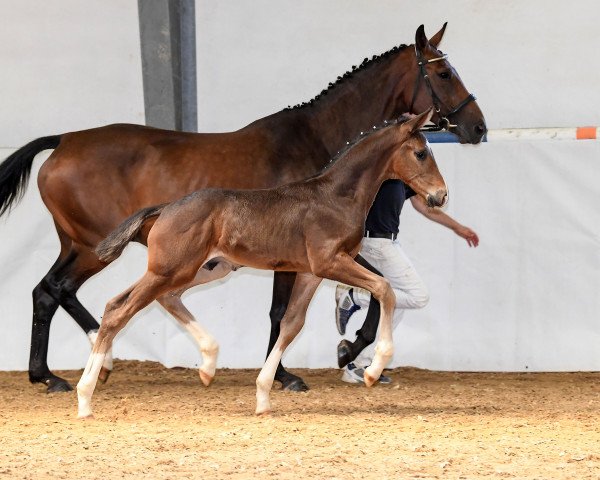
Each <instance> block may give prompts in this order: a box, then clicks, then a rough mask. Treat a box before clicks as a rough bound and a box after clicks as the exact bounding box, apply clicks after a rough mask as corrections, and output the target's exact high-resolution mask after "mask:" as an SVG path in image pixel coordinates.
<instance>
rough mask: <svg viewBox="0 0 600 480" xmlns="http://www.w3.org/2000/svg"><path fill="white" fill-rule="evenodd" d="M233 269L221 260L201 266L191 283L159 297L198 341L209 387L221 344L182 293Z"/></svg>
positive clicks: (204, 379)
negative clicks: (184, 302)
mask: <svg viewBox="0 0 600 480" xmlns="http://www.w3.org/2000/svg"><path fill="white" fill-rule="evenodd" d="M232 269H233V267H232V266H231V264H230V263H228V262H225V261H221V262H219V263H218V264H217V265H216V266H214V267H213V268H212V269H211V270H209V269H206V268H201V269H200V270H199V271H198V273H197V274H196V277H195V278H194V280H193V281H192V282H191V283H190V284H189V285H186V286H185V287H184V288H181V289H179V290H177V291H175V292H170V293H167V294H166V295H163V296H161V297H159V298H158V299H157V300H158V302H159V303H160V304H161V305H162V306H163V307H164V308H165V310H167V311H168V312H169V313H170V314H171V315H173V316H174V317H175V318H176V319H177V320H178V321H179V323H181V325H183V327H184V328H185V329H186V330H187V331H188V332H189V333H190V334H191V335H192V337H194V339H195V340H196V342H197V343H198V347H199V348H200V352H201V353H202V359H203V362H202V365H201V366H200V370H199V374H200V380H201V381H202V383H203V384H204V385H206V386H207V387H208V386H209V385H210V384H211V382H212V380H213V378H214V377H215V370H216V366H217V356H218V355H219V344H218V343H217V341H216V340H215V338H214V337H213V336H212V335H211V334H210V333H208V332H207V331H206V330H205V329H204V328H202V326H201V325H200V324H199V323H198V322H197V321H196V319H195V318H194V316H193V315H192V314H191V313H190V311H189V310H188V309H187V308H185V306H184V305H183V303H182V302H181V295H182V294H183V292H185V291H186V290H188V289H189V288H192V287H193V286H195V285H201V284H203V283H208V282H211V281H213V280H217V279H219V278H223V277H225V276H226V275H227V274H228V273H229V272H231V271H232Z"/></svg>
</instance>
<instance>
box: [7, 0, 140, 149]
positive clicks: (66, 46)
mask: <svg viewBox="0 0 600 480" xmlns="http://www.w3.org/2000/svg"><path fill="white" fill-rule="evenodd" d="M0 27H1V28H0V65H1V68H2V74H1V75H0V98H1V99H2V108H1V114H0V147H18V146H21V145H22V144H24V143H26V142H28V141H29V140H32V139H34V138H37V137H41V136H44V135H54V134H57V133H63V132H68V131H72V130H82V129H85V128H90V127H96V126H99V125H103V124H106V123H115V122H135V123H143V122H144V98H143V90H142V70H141V58H140V47H139V36H140V35H139V28H138V21H137V2H136V1H133V0H130V1H119V0H109V1H107V0H86V1H85V2H82V1H79V0H60V1H59V2H46V1H41V0H19V1H18V2H13V1H11V0H0Z"/></svg>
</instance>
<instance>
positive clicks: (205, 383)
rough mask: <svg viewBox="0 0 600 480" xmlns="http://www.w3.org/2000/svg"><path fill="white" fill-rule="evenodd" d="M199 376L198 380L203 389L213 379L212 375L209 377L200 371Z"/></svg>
mask: <svg viewBox="0 0 600 480" xmlns="http://www.w3.org/2000/svg"><path fill="white" fill-rule="evenodd" d="M199 374H200V380H201V381H202V383H203V384H204V386H205V387H208V386H210V384H211V383H212V381H213V379H214V378H215V376H214V375H209V374H208V373H206V372H204V371H202V370H199Z"/></svg>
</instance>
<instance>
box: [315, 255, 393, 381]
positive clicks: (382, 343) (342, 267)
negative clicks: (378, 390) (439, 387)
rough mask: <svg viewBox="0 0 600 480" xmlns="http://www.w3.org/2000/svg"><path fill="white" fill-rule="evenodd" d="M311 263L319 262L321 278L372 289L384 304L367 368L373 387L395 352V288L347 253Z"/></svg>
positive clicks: (373, 293)
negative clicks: (373, 351) (376, 339)
mask: <svg viewBox="0 0 600 480" xmlns="http://www.w3.org/2000/svg"><path fill="white" fill-rule="evenodd" d="M311 263H312V264H314V265H319V269H318V271H317V272H315V273H316V274H317V275H319V276H320V277H324V278H328V279H331V280H335V281H338V282H342V283H345V284H347V285H353V286H356V287H361V288H364V289H366V290H368V291H369V292H371V294H372V295H373V297H374V298H375V299H377V300H378V301H379V303H380V305H381V313H380V319H379V341H378V342H377V345H376V346H375V356H374V358H373V363H371V365H370V366H369V367H368V368H367V369H366V370H365V375H364V379H365V385H367V386H368V387H370V386H371V385H373V384H374V383H375V382H376V381H377V379H378V378H379V377H380V375H381V372H383V369H384V368H385V366H386V365H387V364H388V362H389V361H390V360H391V359H392V355H393V354H394V341H393V338H392V315H393V313H394V306H395V302H396V297H395V295H394V291H393V290H392V288H391V287H390V284H389V283H388V281H387V280H386V279H385V278H383V277H380V276H379V275H377V274H375V273H373V272H370V271H369V270H367V269H366V268H365V267H363V266H362V265H360V264H358V263H357V262H356V261H355V260H354V259H353V258H352V257H351V256H350V255H348V254H346V253H340V254H338V255H336V256H335V257H334V258H333V259H332V260H330V261H327V260H325V259H317V260H313V261H312V262H311Z"/></svg>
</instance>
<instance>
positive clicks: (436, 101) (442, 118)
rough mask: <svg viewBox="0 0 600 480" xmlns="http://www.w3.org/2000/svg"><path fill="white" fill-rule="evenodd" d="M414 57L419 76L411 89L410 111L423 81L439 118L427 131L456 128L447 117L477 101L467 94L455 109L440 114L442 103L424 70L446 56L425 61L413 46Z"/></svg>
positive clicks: (473, 96)
mask: <svg viewBox="0 0 600 480" xmlns="http://www.w3.org/2000/svg"><path fill="white" fill-rule="evenodd" d="M415 55H416V57H417V65H418V66H419V74H418V75H417V80H416V82H415V87H414V89H413V97H412V101H411V102H410V110H411V111H413V106H414V103H415V100H416V99H417V94H418V93H419V84H420V83H421V79H423V81H424V82H425V87H427V91H428V92H429V95H430V96H431V101H432V103H433V108H434V109H435V112H436V113H437V114H438V116H439V121H438V123H437V124H436V126H435V127H432V128H428V129H427V130H429V131H440V130H450V129H451V128H456V127H457V125H453V124H451V123H450V120H449V119H448V117H449V116H450V115H454V114H455V113H458V112H459V111H460V110H462V109H463V108H464V107H466V106H467V105H468V104H469V103H471V102H473V101H475V100H477V97H475V95H473V94H472V93H469V95H467V97H466V98H465V99H464V100H463V101H462V102H460V103H459V104H458V105H457V106H456V107H454V108H452V109H450V111H449V112H448V113H446V114H442V113H441V104H442V103H443V102H442V101H441V100H440V97H438V96H437V94H436V93H435V90H434V89H433V86H432V85H431V80H430V79H429V75H428V74H427V71H426V70H425V65H427V64H428V63H434V62H439V61H441V60H445V59H446V58H448V55H446V54H444V55H442V56H441V57H436V58H431V59H429V60H427V59H426V58H424V57H423V56H422V55H421V52H419V50H418V49H417V46H416V45H415Z"/></svg>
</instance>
